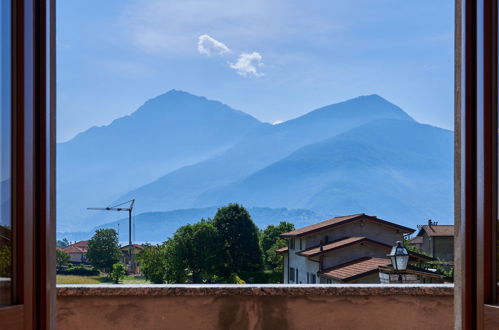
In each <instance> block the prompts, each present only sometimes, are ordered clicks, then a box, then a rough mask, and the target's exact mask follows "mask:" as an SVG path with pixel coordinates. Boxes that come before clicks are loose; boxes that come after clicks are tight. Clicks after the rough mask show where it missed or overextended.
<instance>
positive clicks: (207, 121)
mask: <svg viewBox="0 0 499 330" xmlns="http://www.w3.org/2000/svg"><path fill="white" fill-rule="evenodd" d="M266 125H268V126H270V125H269V124H263V123H261V122H259V121H258V120H256V119H255V118H253V117H251V116H250V115H247V114H245V113H243V112H241V111H236V110H234V109H232V108H230V107H229V106H227V105H224V104H222V103H220V102H217V101H211V100H208V99H206V98H204V97H200V96H194V95H191V94H189V93H186V92H181V91H175V90H172V91H170V92H168V93H165V94H163V95H160V96H158V97H156V98H154V99H151V100H149V101H147V102H146V103H144V105H142V106H141V107H140V108H139V109H138V110H137V111H135V112H134V113H132V114H131V115H129V116H125V117H122V118H119V119H116V120H115V121H113V122H112V123H111V124H109V125H107V126H102V127H93V128H90V129H89V130H87V131H85V132H83V133H80V134H78V135H77V136H76V137H74V138H73V139H71V140H70V141H68V142H65V143H60V144H58V146H57V170H58V171H57V174H58V177H57V183H58V186H57V188H58V192H57V193H58V195H57V196H58V203H57V206H58V220H59V223H58V225H59V226H60V228H65V229H71V228H72V229H75V228H82V227H85V226H89V225H90V226H92V225H94V224H96V223H97V222H96V221H99V220H98V219H95V221H94V218H92V217H91V216H90V217H89V213H88V212H87V211H86V210H85V208H86V207H88V206H105V205H107V203H109V202H112V201H113V200H114V199H116V198H118V197H119V196H120V195H122V194H123V193H124V192H126V191H128V190H130V189H132V188H135V187H137V186H141V185H143V184H146V183H148V182H150V181H152V180H154V179H156V178H158V177H159V176H161V175H164V174H165V173H168V172H170V171H172V170H175V169H177V168H180V167H182V166H185V165H189V164H193V163H197V162H199V161H202V160H204V159H208V158H210V157H213V156H214V155H216V154H219V153H222V152H224V151H225V150H227V149H228V148H230V147H232V146H233V145H234V144H236V143H238V142H239V140H240V139H241V138H243V137H244V136H245V135H246V134H247V133H248V132H249V131H252V130H254V129H256V128H259V127H264V126H266ZM103 203H106V204H105V205H102V204H103Z"/></svg>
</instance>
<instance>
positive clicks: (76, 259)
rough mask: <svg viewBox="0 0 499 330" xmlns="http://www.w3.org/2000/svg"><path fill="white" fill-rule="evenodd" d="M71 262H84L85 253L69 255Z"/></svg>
mask: <svg viewBox="0 0 499 330" xmlns="http://www.w3.org/2000/svg"><path fill="white" fill-rule="evenodd" d="M68 254H69V261H73V262H83V253H68Z"/></svg>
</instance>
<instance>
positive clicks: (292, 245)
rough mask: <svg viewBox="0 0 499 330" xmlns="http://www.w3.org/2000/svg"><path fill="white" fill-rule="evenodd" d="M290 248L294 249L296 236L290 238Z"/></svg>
mask: <svg viewBox="0 0 499 330" xmlns="http://www.w3.org/2000/svg"><path fill="white" fill-rule="evenodd" d="M289 249H290V250H294V249H295V239H294V238H290V239H289Z"/></svg>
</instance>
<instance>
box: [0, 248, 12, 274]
mask: <svg viewBox="0 0 499 330" xmlns="http://www.w3.org/2000/svg"><path fill="white" fill-rule="evenodd" d="M11 265H12V249H11V248H10V245H4V246H1V247H0V277H10V276H11Z"/></svg>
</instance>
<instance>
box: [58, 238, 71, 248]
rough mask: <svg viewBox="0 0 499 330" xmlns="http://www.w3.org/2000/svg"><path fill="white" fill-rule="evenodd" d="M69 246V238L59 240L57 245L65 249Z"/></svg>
mask: <svg viewBox="0 0 499 330" xmlns="http://www.w3.org/2000/svg"><path fill="white" fill-rule="evenodd" d="M68 246H69V241H68V239H67V238H63V239H62V240H57V247H58V248H61V249H64V248H65V247H68Z"/></svg>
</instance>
